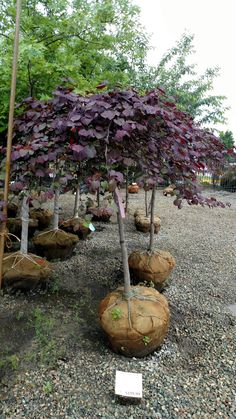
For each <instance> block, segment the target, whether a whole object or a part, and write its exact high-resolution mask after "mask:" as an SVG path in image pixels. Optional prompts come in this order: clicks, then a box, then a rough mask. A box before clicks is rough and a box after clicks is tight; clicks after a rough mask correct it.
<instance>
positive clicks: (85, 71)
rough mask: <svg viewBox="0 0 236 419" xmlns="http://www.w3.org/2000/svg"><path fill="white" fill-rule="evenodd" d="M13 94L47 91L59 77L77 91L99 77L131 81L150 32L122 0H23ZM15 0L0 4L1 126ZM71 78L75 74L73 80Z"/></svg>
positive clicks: (2, 127) (48, 93)
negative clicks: (14, 91)
mask: <svg viewBox="0 0 236 419" xmlns="http://www.w3.org/2000/svg"><path fill="white" fill-rule="evenodd" d="M22 3H23V4H22V17H21V42H20V59H19V67H18V86H17V100H18V101H21V100H22V99H24V98H26V97H28V96H34V97H36V98H37V99H43V98H45V97H47V96H51V92H52V91H53V89H54V88H55V87H56V86H57V85H58V84H60V83H61V79H62V78H65V79H66V80H68V79H70V81H71V83H72V84H73V85H74V86H76V87H77V91H78V92H79V93H82V94H84V93H86V92H91V91H94V89H95V86H96V85H97V84H98V83H100V82H101V81H102V80H104V79H107V80H109V83H110V84H111V85H112V84H115V83H117V81H119V84H120V85H121V86H123V85H126V86H127V85H129V84H131V83H132V80H133V77H134V73H135V72H136V71H137V70H138V69H141V68H143V63H144V58H145V56H146V51H147V48H148V37H147V35H146V34H145V32H144V30H143V29H142V27H141V25H140V22H139V9H138V7H136V6H134V5H132V3H131V2H127V1H126V0H116V1H113V0H99V1H97V0H73V1H70V0H58V1H56V2H55V1H54V0H42V1H39V0H23V2H22ZM14 21H15V1H14V0H3V1H2V2H1V5H0V51H1V52H0V74H1V84H0V94H1V99H2V100H1V105H0V132H1V131H4V130H5V129H6V124H7V111H8V102H9V86H10V77H11V61H12V45H13V42H12V37H13V28H14ZM72 79H73V80H72Z"/></svg>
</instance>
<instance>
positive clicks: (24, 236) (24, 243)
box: [20, 195, 29, 255]
mask: <svg viewBox="0 0 236 419" xmlns="http://www.w3.org/2000/svg"><path fill="white" fill-rule="evenodd" d="M28 198H29V197H28V195H25V196H24V198H23V202H22V207H21V221H22V226H21V244H20V252H21V253H22V254H23V255H27V253H28V228H29V202H28Z"/></svg>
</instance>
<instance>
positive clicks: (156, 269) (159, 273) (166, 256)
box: [129, 250, 175, 290]
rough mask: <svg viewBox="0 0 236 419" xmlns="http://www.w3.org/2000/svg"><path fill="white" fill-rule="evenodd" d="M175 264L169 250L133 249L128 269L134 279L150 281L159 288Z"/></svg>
mask: <svg viewBox="0 0 236 419" xmlns="http://www.w3.org/2000/svg"><path fill="white" fill-rule="evenodd" d="M174 266H175V259H174V258H173V256H172V255H171V254H170V253H169V252H165V251H163V250H154V251H153V252H148V251H145V252H141V251H138V250H135V251H134V252H132V253H131V254H130V255H129V269H130V273H131V276H132V278H133V279H134V280H138V281H152V282H153V283H154V284H155V286H156V288H157V289H159V290H161V289H162V288H163V286H164V284H165V282H166V280H167V278H168V277H169V275H170V273H171V272H172V269H173V268H174Z"/></svg>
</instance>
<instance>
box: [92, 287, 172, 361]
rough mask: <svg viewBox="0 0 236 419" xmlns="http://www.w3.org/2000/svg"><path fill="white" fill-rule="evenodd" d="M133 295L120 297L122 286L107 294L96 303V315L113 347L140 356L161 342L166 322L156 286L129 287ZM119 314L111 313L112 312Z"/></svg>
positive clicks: (166, 310)
mask: <svg viewBox="0 0 236 419" xmlns="http://www.w3.org/2000/svg"><path fill="white" fill-rule="evenodd" d="M131 290H132V293H133V296H131V297H130V298H129V300H126V299H124V298H123V287H121V288H118V289H117V290H115V291H113V292H111V293H110V294H108V295H107V296H106V297H105V298H104V300H102V301H101V303H100V306H99V318H100V323H101V326H102V328H103V330H104V331H105V332H106V334H107V336H108V339H109V341H110V344H111V346H112V349H113V350H114V351H115V352H120V353H122V354H123V355H125V356H131V357H132V356H135V357H143V356H146V355H148V354H149V353H151V352H153V351H154V350H155V349H157V348H158V347H159V346H160V345H161V344H162V342H163V340H164V338H165V336H166V334H167V330H168V326H169V317H170V313H169V308H168V302H167V300H166V298H165V297H164V296H163V295H161V294H160V293H159V292H158V291H157V290H155V289H153V288H147V287H131ZM117 312H118V313H120V316H118V318H117V316H114V313H117Z"/></svg>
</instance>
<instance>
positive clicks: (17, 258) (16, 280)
mask: <svg viewBox="0 0 236 419" xmlns="http://www.w3.org/2000/svg"><path fill="white" fill-rule="evenodd" d="M50 274H51V267H50V264H49V262H47V261H46V260H45V259H42V258H40V257H38V256H36V255H32V254H28V255H23V254H22V253H20V252H16V253H7V254H5V255H4V258H3V286H4V287H6V288H9V289H11V290H15V291H17V290H21V291H29V290H32V289H34V288H36V287H37V286H39V285H41V284H43V283H44V282H45V280H46V279H48V278H49V277H50Z"/></svg>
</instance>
